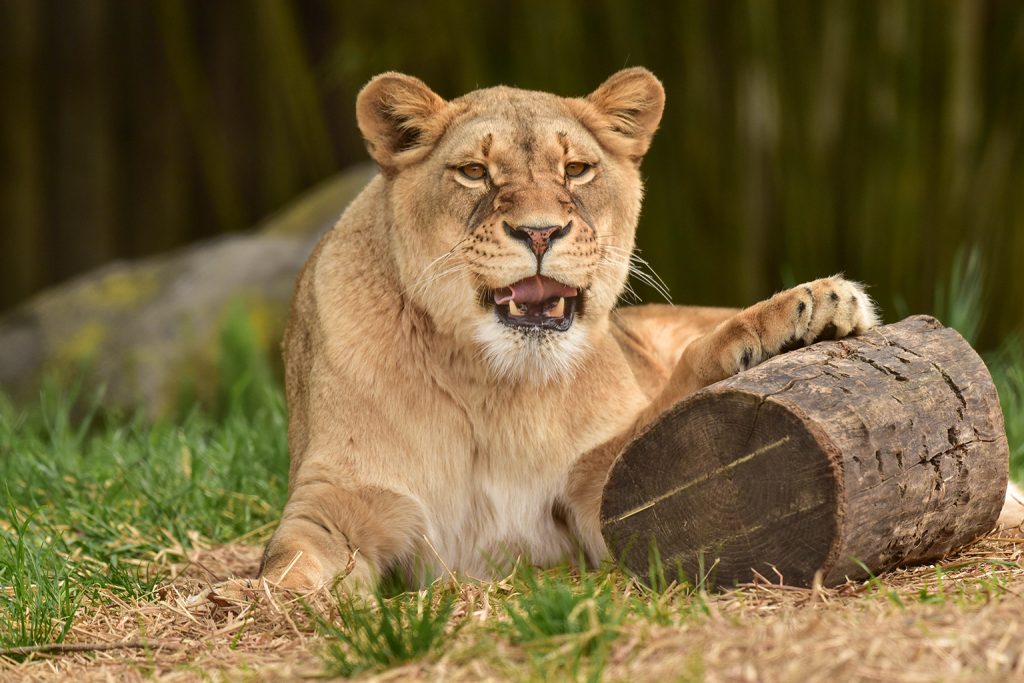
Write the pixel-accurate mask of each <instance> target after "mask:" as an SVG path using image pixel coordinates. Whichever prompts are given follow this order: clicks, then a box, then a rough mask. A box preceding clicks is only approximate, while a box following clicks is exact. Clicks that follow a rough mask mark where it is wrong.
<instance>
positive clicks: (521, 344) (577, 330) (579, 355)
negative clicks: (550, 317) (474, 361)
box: [475, 310, 589, 384]
mask: <svg viewBox="0 0 1024 683" xmlns="http://www.w3.org/2000/svg"><path fill="white" fill-rule="evenodd" d="M475 337H476V342H477V343H478V344H479V345H480V347H481V349H482V350H483V357H484V358H485V359H486V361H487V364H488V365H490V367H491V369H492V371H493V372H494V374H495V375H496V376H497V377H498V378H499V379H500V380H502V381H511V382H531V383H539V384H547V383H549V382H556V381H567V380H569V379H571V378H572V376H573V375H574V374H575V373H576V370H577V369H578V368H579V367H580V366H581V365H582V363H583V359H584V357H585V355H586V353H587V350H588V346H589V344H588V335H587V333H586V330H585V329H583V328H582V327H581V326H579V325H570V326H568V327H567V328H566V329H564V330H557V329H551V328H546V327H542V326H538V327H516V326H509V325H508V324H507V323H505V322H503V321H501V320H500V319H499V317H498V316H497V315H495V312H494V311H493V310H492V311H491V312H490V314H489V315H488V316H487V317H486V318H484V319H482V320H481V321H480V322H479V323H478V324H477V327H476V334H475Z"/></svg>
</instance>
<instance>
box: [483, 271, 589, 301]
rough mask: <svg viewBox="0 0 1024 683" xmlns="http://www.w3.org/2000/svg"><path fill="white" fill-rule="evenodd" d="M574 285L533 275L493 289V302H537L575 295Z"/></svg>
mask: <svg viewBox="0 0 1024 683" xmlns="http://www.w3.org/2000/svg"><path fill="white" fill-rule="evenodd" d="M576 294H577V291H576V288H575V287H570V286H568V285H563V284H562V283H561V282H558V281H556V280H552V279H551V278H549V277H544V276H543V275H534V276H533V277H528V278H526V279H525V280H520V281H519V282H514V283H512V284H511V285H509V286H508V287H502V288H501V289H496V290H494V303H496V304H507V303H508V302H509V301H515V302H516V303H517V304H531V305H532V304H539V303H542V302H544V301H547V300H548V299H550V298H552V297H556V296H563V297H568V296H576Z"/></svg>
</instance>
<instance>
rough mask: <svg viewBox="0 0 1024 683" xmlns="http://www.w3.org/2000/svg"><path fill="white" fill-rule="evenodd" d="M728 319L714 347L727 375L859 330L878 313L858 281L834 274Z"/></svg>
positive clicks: (875, 321)
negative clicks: (782, 354)
mask: <svg viewBox="0 0 1024 683" xmlns="http://www.w3.org/2000/svg"><path fill="white" fill-rule="evenodd" d="M730 323H731V324H730V325H727V326H726V327H725V328H724V329H723V330H722V331H723V333H725V336H724V338H723V339H721V342H722V344H721V346H720V349H721V354H722V355H721V363H722V367H723V369H724V370H725V372H726V374H727V375H731V374H735V373H736V372H740V371H742V370H746V369H748V368H751V367H753V366H755V365H757V364H758V363H761V362H762V361H765V360H767V359H768V358H771V357H772V356H775V355H777V354H779V353H782V352H783V351H787V350H789V349H793V348H797V347H800V346H805V345H807V344H813V343H814V342H816V341H819V340H822V339H840V338H842V337H846V336H849V335H851V334H859V333H861V332H865V331H867V330H868V329H870V328H872V327H874V326H875V325H877V324H878V313H877V311H876V310H875V304H874V302H872V300H871V297H869V296H868V295H867V293H866V292H865V291H864V286H863V285H862V284H860V283H857V282H852V281H850V280H847V279H845V278H843V277H840V276H838V275H835V276H832V277H827V278H822V279H820V280H814V281H813V282H808V283H805V284H802V285H799V286H797V287H793V288H792V289H787V290H784V291H782V292H779V293H778V294H776V295H775V296H773V297H772V298H770V299H768V300H767V301H762V302H761V303H759V304H756V305H754V306H751V307H750V308H748V309H746V310H745V311H743V312H742V313H740V314H739V315H738V316H736V318H735V319H734V320H733V321H730Z"/></svg>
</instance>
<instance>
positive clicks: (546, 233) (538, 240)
mask: <svg viewBox="0 0 1024 683" xmlns="http://www.w3.org/2000/svg"><path fill="white" fill-rule="evenodd" d="M571 229H572V221H569V222H568V223H567V224H566V225H564V226H561V227H559V226H557V225H545V226H542V227H534V226H531V225H516V226H511V225H509V224H508V223H505V234H506V235H508V236H509V237H511V238H512V239H516V240H519V241H520V242H524V243H525V244H526V245H527V246H528V247H530V249H532V250H533V253H534V254H536V255H537V256H541V255H542V254H543V253H544V252H546V251H547V250H548V249H549V248H550V247H551V243H552V242H554V241H555V240H556V239H558V238H559V237H565V236H566V235H568V234H569V231H570V230H571Z"/></svg>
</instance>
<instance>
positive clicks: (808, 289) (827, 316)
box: [776, 275, 878, 344]
mask: <svg viewBox="0 0 1024 683" xmlns="http://www.w3.org/2000/svg"><path fill="white" fill-rule="evenodd" d="M786 295H789V298H790V299H791V301H792V302H793V307H792V310H793V318H794V321H793V323H792V324H790V323H789V322H787V321H779V322H780V326H781V327H782V328H790V327H791V328H792V337H791V338H792V339H793V340H799V341H800V342H802V343H803V344H813V343H814V342H816V341H818V340H820V339H841V338H843V337H848V336H849V335H851V334H860V333H861V332H866V331H867V330H869V329H870V328H872V327H874V326H875V325H877V324H878V312H877V310H876V309H875V304H874V302H873V301H872V300H871V297H869V296H868V295H867V293H866V292H865V291H864V285H862V284H860V283H859V282H852V281H851V280H847V279H845V278H843V277H840V276H838V275H833V276H832V277H826V278H822V279H820V280H815V281H813V282H808V283H806V284H803V285H800V286H799V287H794V288H793V289H791V290H788V291H787V292H782V293H781V295H776V296H786Z"/></svg>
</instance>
